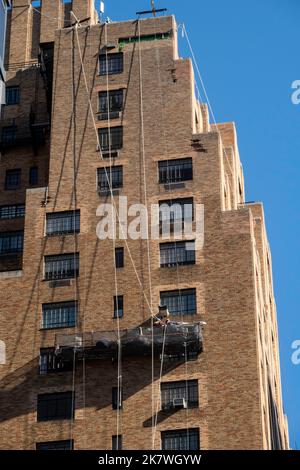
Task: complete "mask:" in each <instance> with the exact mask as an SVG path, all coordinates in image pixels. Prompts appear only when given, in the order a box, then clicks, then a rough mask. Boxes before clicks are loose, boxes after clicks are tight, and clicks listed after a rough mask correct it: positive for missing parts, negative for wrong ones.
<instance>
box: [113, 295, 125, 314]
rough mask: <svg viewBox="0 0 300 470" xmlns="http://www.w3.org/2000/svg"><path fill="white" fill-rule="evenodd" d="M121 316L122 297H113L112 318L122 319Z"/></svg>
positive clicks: (122, 310) (122, 312)
mask: <svg viewBox="0 0 300 470" xmlns="http://www.w3.org/2000/svg"><path fill="white" fill-rule="evenodd" d="M123 315H124V309H123V295H118V296H117V297H116V296H114V318H118V317H119V318H122V317H123Z"/></svg>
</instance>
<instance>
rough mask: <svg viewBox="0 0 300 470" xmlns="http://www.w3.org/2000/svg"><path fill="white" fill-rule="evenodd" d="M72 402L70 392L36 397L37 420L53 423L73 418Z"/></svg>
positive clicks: (72, 396) (72, 395) (72, 398)
mask: <svg viewBox="0 0 300 470" xmlns="http://www.w3.org/2000/svg"><path fill="white" fill-rule="evenodd" d="M74 401H75V400H74V394H73V393H72V392H62V393H45V394H42V395H38V399H37V420H38V421H53V420H60V419H72V418H74Z"/></svg>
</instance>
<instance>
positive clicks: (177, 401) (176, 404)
mask: <svg viewBox="0 0 300 470" xmlns="http://www.w3.org/2000/svg"><path fill="white" fill-rule="evenodd" d="M173 408H185V409H186V408H187V402H186V399H185V398H173Z"/></svg>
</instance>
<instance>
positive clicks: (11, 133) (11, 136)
mask: <svg viewBox="0 0 300 470" xmlns="http://www.w3.org/2000/svg"><path fill="white" fill-rule="evenodd" d="M16 136H17V126H7V127H3V129H2V142H4V143H5V144H13V143H15V141H16Z"/></svg>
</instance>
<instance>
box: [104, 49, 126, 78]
mask: <svg viewBox="0 0 300 470" xmlns="http://www.w3.org/2000/svg"><path fill="white" fill-rule="evenodd" d="M119 59H120V60H119ZM98 72H99V75H100V76H101V77H103V76H106V75H117V74H120V73H123V72H124V54H123V52H113V53H107V54H106V53H104V54H99V69H98Z"/></svg>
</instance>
